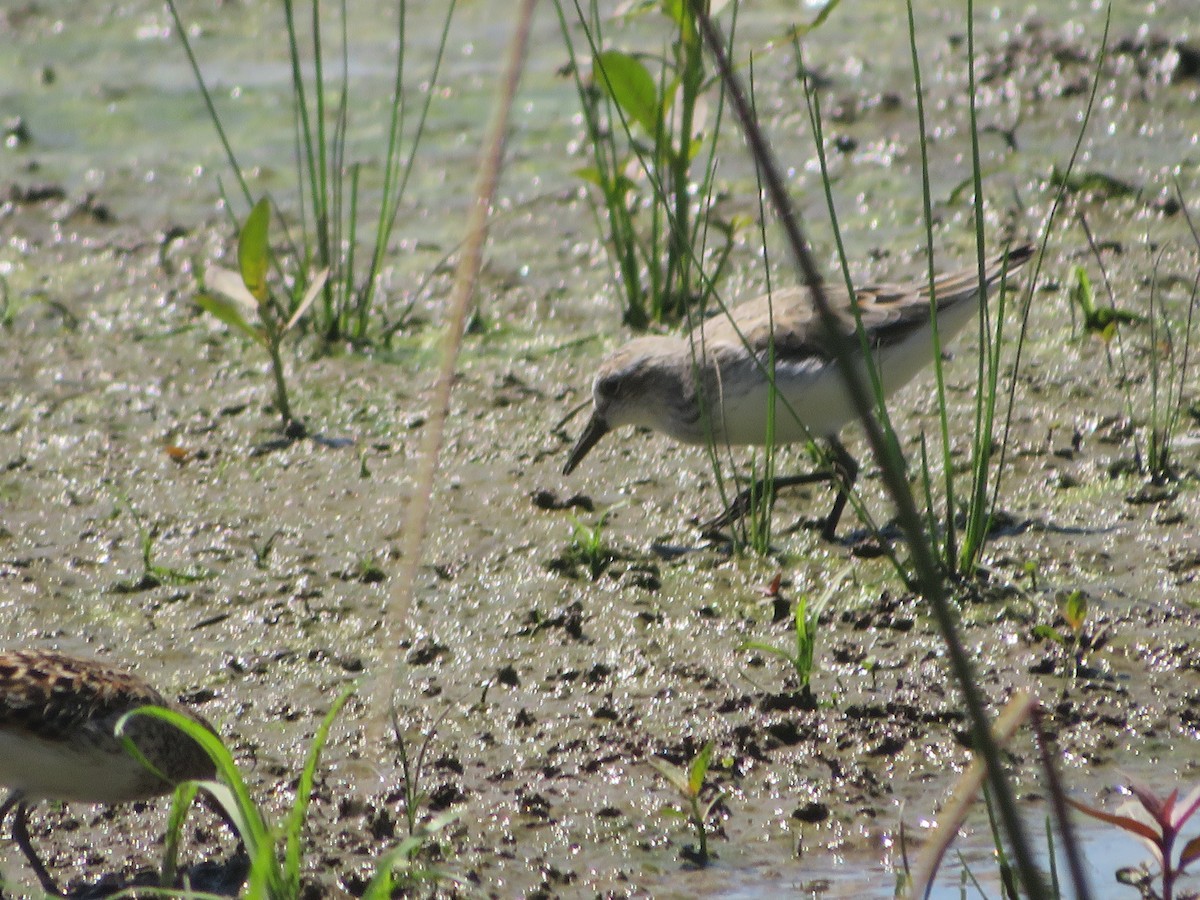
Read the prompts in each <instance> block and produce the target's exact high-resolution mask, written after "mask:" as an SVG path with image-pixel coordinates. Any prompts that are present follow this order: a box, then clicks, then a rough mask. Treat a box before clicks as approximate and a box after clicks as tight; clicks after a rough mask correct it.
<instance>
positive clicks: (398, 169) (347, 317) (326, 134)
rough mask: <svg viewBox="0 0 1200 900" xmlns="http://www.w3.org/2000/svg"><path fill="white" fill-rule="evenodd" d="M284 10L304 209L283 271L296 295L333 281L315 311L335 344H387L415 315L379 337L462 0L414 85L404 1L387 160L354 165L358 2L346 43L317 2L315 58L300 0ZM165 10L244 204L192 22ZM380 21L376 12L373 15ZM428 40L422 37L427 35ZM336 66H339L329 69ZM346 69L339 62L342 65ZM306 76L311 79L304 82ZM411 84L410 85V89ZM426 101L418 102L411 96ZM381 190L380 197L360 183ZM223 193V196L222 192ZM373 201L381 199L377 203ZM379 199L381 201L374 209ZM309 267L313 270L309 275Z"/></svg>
mask: <svg viewBox="0 0 1200 900" xmlns="http://www.w3.org/2000/svg"><path fill="white" fill-rule="evenodd" d="M279 6H281V7H282V10H283V14H284V23H283V24H284V26H285V28H283V29H280V30H279V33H286V35H287V44H288V57H289V62H290V69H291V76H292V78H291V101H292V111H293V115H294V120H295V128H294V133H295V158H296V177H297V182H298V183H297V184H296V188H295V194H296V196H295V200H294V203H295V205H296V206H298V207H299V217H300V229H299V230H300V237H299V240H298V241H295V240H293V239H292V236H291V235H290V234H289V235H287V237H286V245H287V250H286V253H285V254H283V255H284V256H285V259H283V260H281V261H280V267H279V270H280V272H281V273H282V272H283V271H285V270H286V271H287V274H288V277H289V279H291V280H292V281H293V282H294V284H295V293H296V295H297V296H299V295H305V294H307V293H308V291H309V289H310V285H311V283H312V282H310V280H309V279H310V277H312V276H313V273H314V272H327V273H328V277H327V278H326V279H324V280H323V282H322V284H321V285H319V286H318V287H317V288H316V291H317V293H318V294H319V295H320V299H321V302H320V303H319V304H318V305H317V306H316V308H315V311H314V314H313V316H312V317H311V318H312V319H313V323H312V330H314V331H316V332H318V333H319V334H320V335H321V336H322V337H323V338H324V339H326V340H327V341H331V342H332V341H339V340H348V341H350V342H351V343H353V344H356V345H360V344H363V343H365V342H368V341H371V340H372V339H375V338H381V339H382V340H384V341H386V340H387V339H388V337H389V336H390V335H391V333H393V332H394V331H395V330H396V329H398V328H400V327H402V325H403V324H404V321H405V319H406V317H407V315H408V312H409V310H410V309H411V304H410V305H409V308H408V309H405V310H403V311H401V313H400V315H399V316H398V318H397V319H396V320H394V321H392V322H391V323H381V324H383V327H382V329H381V333H380V334H375V335H373V334H372V333H371V328H370V326H371V323H372V321H373V319H374V318H375V316H376V313H375V307H376V305H377V300H378V298H379V295H380V291H379V283H380V277H381V275H382V274H383V264H384V260H385V259H386V258H387V254H388V253H389V252H390V249H391V248H390V244H391V238H392V234H393V231H394V229H395V225H396V222H397V219H398V217H399V212H400V205H401V203H402V201H403V199H404V195H405V193H406V191H407V187H408V184H409V180H410V178H411V176H412V173H413V167H414V163H415V160H416V157H417V151H418V148H419V147H420V144H421V140H422V137H423V135H424V133H425V125H426V122H427V119H428V115H429V109H430V105H431V103H432V101H433V98H434V97H435V96H438V93H439V92H438V90H437V85H438V78H439V74H440V72H441V66H442V59H443V55H444V51H445V49H446V40H447V37H448V35H449V29H450V21H451V18H452V17H453V15H454V9H455V0H450V2H448V3H446V4H444V8H445V19H444V21H443V25H442V28H441V31H440V36H439V38H438V40H437V43H436V45H435V53H434V58H433V60H432V61H431V63H430V68H429V73H428V75H427V76H426V77H425V78H424V79H422V81H424V84H423V85H421V87H420V88H416V89H414V86H413V85H412V84H411V81H412V79H411V78H408V77H407V76H408V73H407V71H406V64H407V61H408V53H407V51H408V49H409V42H408V40H407V38H408V28H407V26H408V3H407V2H406V0H400V2H399V3H397V5H396V6H397V12H398V14H399V15H398V17H397V32H396V48H397V49H396V64H395V70H394V74H393V78H392V82H391V93H390V96H389V97H388V102H387V104H386V106H385V107H384V109H385V112H386V121H385V122H382V123H379V124H380V126H381V127H380V128H378V129H377V131H378V133H380V134H381V143H382V146H380V147H379V149H378V151H377V152H376V153H375V154H374V159H375V160H379V161H380V162H378V163H375V164H374V165H367V164H362V163H358V162H353V161H351V160H349V159H348V157H347V151H348V149H349V147H350V145H351V141H350V140H349V139H348V136H349V135H351V132H350V117H351V112H352V111H353V110H354V109H356V108H358V107H360V106H370V104H363V103H360V102H358V101H352V94H353V91H352V87H353V84H354V82H355V80H356V79H352V78H351V77H350V52H351V48H350V46H349V43H348V37H347V36H348V34H349V28H348V27H347V21H346V19H347V17H348V15H349V10H350V9H351V8H352V5H351V4H347V3H344V2H343V3H342V4H341V5H340V13H341V23H340V24H341V35H340V37H341V41H340V43H338V44H335V42H334V41H333V40H330V38H329V35H328V34H327V33H326V29H325V28H324V27H323V18H324V17H323V16H322V11H321V3H320V0H313V2H312V4H311V5H310V10H311V18H309V22H310V25H311V30H310V33H309V35H308V38H309V40H310V41H311V45H310V48H309V52H308V53H306V52H305V48H304V46H303V43H304V40H303V38H304V36H303V35H302V34H301V31H300V29H298V28H297V15H296V6H297V4H296V3H295V0H283V2H282V3H281V4H279ZM167 7H168V9H169V10H170V13H171V17H172V19H173V20H174V23H175V33H176V35H177V36H178V38H179V41H180V43H181V44H182V45H183V49H184V52H185V53H186V54H187V57H188V62H189V63H190V65H191V68H192V73H193V75H194V76H195V79H196V84H197V86H198V88H199V90H200V93H201V95H202V96H203V99H204V103H205V106H206V108H207V110H208V115H209V118H210V119H211V120H212V123H213V127H214V129H215V130H216V132H217V137H218V139H219V140H220V142H221V146H222V148H223V149H224V151H225V157H226V159H227V161H228V162H229V167H230V169H231V170H232V172H233V175H234V178H235V180H236V182H237V186H238V188H239V189H240V193H241V197H242V199H243V200H244V201H245V204H246V206H250V205H251V204H252V202H253V201H252V199H251V194H250V188H249V185H248V184H247V182H246V175H245V169H244V167H243V166H242V165H241V163H240V162H239V161H238V158H237V156H236V154H235V152H234V149H233V144H232V143H231V141H230V138H229V136H228V134H227V133H226V130H225V126H224V124H223V122H222V120H221V117H220V114H219V113H218V111H217V106H216V104H215V103H214V101H213V97H212V94H211V93H210V92H209V90H208V86H207V84H206V83H205V81H204V78H203V76H202V74H201V72H200V65H199V63H198V61H197V59H196V56H195V53H194V52H193V48H192V43H191V40H190V38H189V34H190V31H189V29H188V28H187V27H185V26H184V24H183V22H182V20H181V19H180V17H179V12H178V10H177V9H176V2H175V0H168V2H167ZM372 14H373V15H374V14H375V13H372ZM422 40H424V37H423V38H422ZM333 46H338V49H340V51H341V52H340V59H330V56H331V52H330V48H331V47H333ZM330 63H333V65H330ZM338 63H340V65H337V64H338ZM306 79H307V80H306ZM406 82H409V84H406ZM414 95H415V96H418V97H419V98H420V99H419V100H418V101H417V102H416V103H415V104H414V103H413V102H412V101H411V100H410V99H409V98H411V97H413V96H414ZM372 181H374V182H375V183H377V184H379V189H378V191H377V192H369V191H368V190H366V189H365V187H360V185H368V184H371V183H372ZM223 193H224V192H223ZM375 197H378V200H377V201H375ZM231 199H233V200H234V201H235V202H236V198H229V197H226V200H227V208H228V209H231V210H232V209H233V208H234V202H228V201H230V200H231ZM376 203H377V205H376ZM310 266H311V269H312V271H309V268H310Z"/></svg>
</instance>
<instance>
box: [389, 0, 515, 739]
mask: <svg viewBox="0 0 1200 900" xmlns="http://www.w3.org/2000/svg"><path fill="white" fill-rule="evenodd" d="M533 6H534V0H522V2H521V5H520V8H519V10H518V15H517V17H516V22H517V24H516V27H515V29H514V31H513V35H512V38H511V40H510V41H509V45H508V56H507V58H506V60H505V68H504V76H503V78H502V80H501V82H500V88H499V93H498V97H497V102H496V106H495V109H494V110H493V112H492V120H491V123H490V125H489V127H488V133H487V138H486V140H485V141H484V144H483V152H482V154H481V158H480V162H479V171H478V173H477V175H476V178H475V192H474V194H475V202H474V203H473V204H472V206H471V209H470V211H469V213H468V215H467V227H466V238H465V239H464V241H463V249H462V256H461V257H459V261H458V267H457V268H456V269H455V272H454V284H453V287H452V288H451V292H450V302H449V304H448V307H447V311H446V318H447V325H446V333H445V335H444V336H443V338H442V345H441V361H440V364H439V367H438V375H437V380H436V381H435V382H434V384H433V388H432V390H431V392H430V397H429V410H430V412H429V422H428V424H427V426H426V427H425V429H424V432H423V439H422V441H421V447H420V450H419V453H418V458H417V470H416V489H415V490H414V492H413V495H412V498H411V499H410V500H409V503H408V507H407V509H406V510H405V516H404V525H403V530H402V533H401V551H402V554H403V555H402V558H401V567H400V572H399V575H398V576H397V579H396V589H395V591H394V592H393V593H392V595H391V598H390V600H389V602H388V603H387V604H386V605H385V607H384V611H383V621H384V635H385V637H384V642H383V647H384V648H385V652H386V653H388V654H390V655H392V656H393V658H394V662H393V663H392V664H391V665H390V666H388V667H387V668H386V670H381V672H380V674H379V675H378V676H377V678H376V684H375V690H374V691H373V695H372V697H371V699H372V701H373V702H374V711H375V715H374V716H373V728H372V732H373V736H376V737H382V733H383V729H384V727H386V724H387V722H388V721H389V718H390V715H391V711H392V706H393V702H394V699H395V695H396V689H397V687H398V686H399V684H400V673H401V666H402V664H403V659H404V657H403V655H402V654H400V653H398V652H396V650H397V648H398V647H399V645H400V642H401V639H402V638H403V637H406V636H407V637H410V638H411V637H412V636H414V635H416V634H417V633H418V631H419V630H420V629H419V628H418V623H417V622H415V621H414V620H413V617H412V595H413V585H414V584H415V582H416V575H417V569H418V567H419V566H420V563H421V558H422V549H423V547H424V543H425V536H426V534H427V532H428V529H429V512H430V509H431V507H432V504H433V485H434V479H435V478H436V477H437V472H438V463H439V461H440V457H441V451H442V445H443V443H444V439H445V431H446V415H447V413H448V412H449V409H450V391H451V388H452V386H453V384H454V374H455V371H456V369H457V366H458V357H459V353H460V351H461V349H462V339H463V333H464V331H465V329H466V322H467V314H468V312H469V310H470V304H471V298H472V297H473V295H474V293H475V284H476V281H477V280H478V278H479V271H480V268H481V266H482V264H483V247H484V243H485V241H486V240H487V231H488V213H489V211H490V210H491V207H492V201H493V199H494V197H495V194H496V185H497V183H498V182H499V179H500V171H501V169H502V168H503V163H504V143H505V137H506V135H507V132H508V119H509V114H510V112H511V110H512V103H513V98H514V97H515V96H516V93H517V86H518V85H519V84H520V81H521V72H522V70H523V68H524V64H525V50H526V47H527V45H528V42H529V27H530V22H531V21H532V18H533ZM375 726H377V727H375Z"/></svg>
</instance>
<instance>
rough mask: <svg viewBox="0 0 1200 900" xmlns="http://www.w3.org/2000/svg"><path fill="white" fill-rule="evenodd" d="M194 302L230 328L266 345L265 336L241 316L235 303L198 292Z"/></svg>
mask: <svg viewBox="0 0 1200 900" xmlns="http://www.w3.org/2000/svg"><path fill="white" fill-rule="evenodd" d="M196 303H197V304H198V305H199V306H200V308H201V309H203V310H205V311H206V312H210V313H212V314H213V315H214V316H216V317H217V318H218V319H220V320H221V321H222V322H224V323H225V324H226V325H228V326H229V327H230V328H236V329H238V330H239V331H241V332H242V333H243V334H245V335H246V336H247V337H249V338H250V339H251V340H253V341H255V342H256V343H259V344H262V345H263V346H264V347H265V346H267V336H266V335H265V334H264V333H263V332H262V331H261V330H260V329H258V328H255V327H254V326H253V325H251V324H250V323H249V322H247V321H246V320H245V319H244V318H243V317H242V313H241V310H240V309H238V307H237V304H235V303H233V302H232V301H230V300H225V299H223V298H221V297H214V296H212V295H211V294H200V295H199V296H198V297H197V298H196Z"/></svg>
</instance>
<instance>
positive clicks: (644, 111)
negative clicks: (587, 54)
mask: <svg viewBox="0 0 1200 900" xmlns="http://www.w3.org/2000/svg"><path fill="white" fill-rule="evenodd" d="M592 73H593V76H594V77H595V79H596V81H597V83H599V85H600V86H601V87H602V88H604V90H605V92H606V93H607V94H608V96H609V97H611V98H612V101H613V102H614V103H616V104H617V106H619V107H620V108H621V111H622V112H624V113H625V115H626V116H628V117H629V118H630V119H632V120H633V121H635V122H637V123H638V124H639V125H641V126H642V128H644V129H646V131H647V132H648V133H650V134H654V132H655V130H656V128H657V126H658V108H659V104H658V90H657V89H656V88H655V85H654V79H653V78H652V77H651V76H650V73H649V72H648V71H647V70H646V67H645V66H643V65H642V64H641V63H640V62H638V60H637V59H635V58H634V57H632V56H630V55H629V54H628V53H622V52H621V51H620V50H606V51H604V52H603V53H601V54H599V55H597V56H596V58H595V60H594V61H593V62H592Z"/></svg>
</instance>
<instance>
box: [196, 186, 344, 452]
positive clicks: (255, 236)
mask: <svg viewBox="0 0 1200 900" xmlns="http://www.w3.org/2000/svg"><path fill="white" fill-rule="evenodd" d="M270 224H271V204H270V201H269V200H268V199H267V198H266V197H263V198H262V199H261V200H259V201H258V203H256V204H255V205H254V209H252V210H251V211H250V215H249V216H247V217H246V221H245V223H243V225H242V230H241V234H240V235H239V236H238V269H239V271H238V272H231V271H230V270H228V269H223V268H220V267H219V266H210V267H209V269H208V271H207V273H205V285H204V286H205V288H206V290H204V291H203V292H202V293H201V294H200V295H199V296H198V297H197V298H196V302H197V303H198V304H199V305H200V306H201V307H202V308H203V309H205V310H207V311H208V312H210V313H212V314H213V315H214V316H216V317H217V318H218V319H220V320H221V321H222V322H224V323H225V324H226V325H229V326H230V327H231V328H235V329H237V330H238V331H240V332H242V333H243V334H244V335H246V336H247V337H249V338H250V339H251V340H253V341H254V342H255V343H256V344H258V345H259V346H260V347H262V348H263V349H264V350H266V351H267V355H268V356H269V357H270V360H271V375H272V377H273V379H274V384H275V409H276V411H277V412H278V413H279V416H280V419H281V420H282V424H283V433H284V435H285V436H287V437H288V438H291V439H297V438H301V437H303V436H304V435H305V433H306V429H305V427H304V423H303V422H301V421H300V420H298V419H296V418H294V417H293V416H292V407H291V403H290V402H289V400H288V388H287V379H286V373H285V371H284V366H283V356H282V355H281V353H280V347H281V346H282V344H283V339H284V337H286V336H287V334H288V332H290V331H291V330H292V329H293V328H294V327H295V326H296V323H297V322H299V321H300V319H301V317H302V316H303V315H304V313H305V311H307V309H308V307H309V306H310V305H312V302H313V301H314V300H316V299H317V295H318V294H319V293H320V292H321V288H322V287H323V286H324V284H325V279H326V277H327V276H328V274H329V270H328V269H324V270H322V271H321V272H318V273H317V274H316V275H315V276H314V277H313V278H311V279H310V280H309V281H308V288H307V291H306V292H305V294H304V296H303V297H300V298H295V297H289V298H288V300H287V301H286V302H285V301H284V300H282V299H280V296H279V294H278V293H277V292H276V291H273V290H272V289H271V286H270V285H269V284H268V276H269V274H270V270H271V262H272V260H271V244H270V240H269V234H268V232H269V229H270ZM213 292H216V293H213ZM218 294H219V295H220V296H218ZM250 317H253V318H254V319H255V320H257V321H256V324H252V323H251V321H250Z"/></svg>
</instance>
